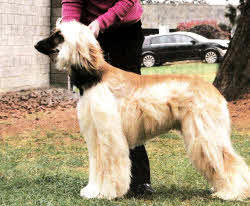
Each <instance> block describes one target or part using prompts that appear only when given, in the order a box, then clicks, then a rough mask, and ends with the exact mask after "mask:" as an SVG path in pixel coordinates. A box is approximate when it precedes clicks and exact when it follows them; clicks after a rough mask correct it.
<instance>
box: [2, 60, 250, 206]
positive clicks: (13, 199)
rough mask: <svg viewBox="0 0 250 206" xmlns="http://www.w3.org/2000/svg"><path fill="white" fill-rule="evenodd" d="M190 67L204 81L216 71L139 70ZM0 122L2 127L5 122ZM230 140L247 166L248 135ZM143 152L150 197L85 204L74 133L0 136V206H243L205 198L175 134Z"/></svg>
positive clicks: (84, 155) (84, 172) (82, 148)
mask: <svg viewBox="0 0 250 206" xmlns="http://www.w3.org/2000/svg"><path fill="white" fill-rule="evenodd" d="M196 66H197V67H196ZM182 67H183V68H182ZM195 68H197V70H196V71H197V74H198V75H201V76H203V75H204V76H205V77H208V76H209V78H208V79H210V80H209V81H211V79H212V76H213V77H214V74H215V72H216V69H215V68H216V65H204V67H203V66H202V65H200V64H197V65H195V64H192V65H189V64H186V65H182V66H180V67H179V66H177V65H176V69H174V68H172V66H170V67H155V68H143V73H144V74H146V73H147V74H148V73H151V72H154V73H169V72H170V73H171V72H172V73H174V72H178V73H186V74H193V73H195ZM212 73H213V75H212ZM44 115H46V114H44ZM43 117H44V116H43V115H41V116H40V117H39V118H43ZM27 118H31V116H27ZM54 118H57V117H56V116H55V117H54ZM0 123H1V124H2V125H3V126H4V125H5V124H6V125H8V124H11V121H8V120H6V121H5V122H4V121H0ZM232 141H233V143H234V147H235V149H236V150H237V151H238V153H240V154H241V155H242V156H243V157H244V158H246V160H247V163H248V165H249V164H250V155H249V147H250V135H249V134H244V135H239V133H237V131H234V133H233V135H232ZM146 148H147V151H148V154H149V159H150V167H151V178H152V186H153V188H154V189H155V192H154V194H153V195H152V196H149V197H144V198H131V197H124V198H121V199H117V200H112V201H108V200H98V199H92V200H86V199H82V198H80V195H79V192H80V189H81V188H82V187H84V186H85V185H86V184H87V182H88V152H87V147H86V144H85V142H84V138H83V137H82V136H81V135H80V134H79V133H78V132H69V131H65V130H63V129H58V128H54V129H46V128H41V127H40V128H39V127H37V128H35V129H33V130H30V131H25V128H24V131H23V132H21V133H19V134H16V135H14V136H13V135H4V136H2V135H0V206H23V205H30V206H35V205H41V206H64V205H65V206H66V205H67V206H78V205H79V206H102V205H103V206H104V205H105V206H118V205H124V206H134V205H135V206H136V205H138V206H139V205H140V206H141V205H142V206H147V205H152V206H161V205H176V206H180V205H188V206H189V205H194V206H200V205H204V206H208V205H211V206H222V205H224V206H231V205H232V206H233V205H234V206H237V205H242V206H243V205H249V201H245V202H236V201H231V202H228V201H222V200H220V199H213V198H212V197H211V195H210V194H211V192H210V186H209V185H208V184H207V182H206V180H205V179H204V178H203V177H202V176H201V175H199V174H198V173H197V172H196V171H195V169H193V167H192V166H191V165H190V162H189V160H188V159H187V157H186V155H185V150H184V146H183V140H182V139H181V137H180V136H179V135H178V133H176V132H174V131H172V132H170V133H168V134H164V135H161V136H159V137H157V138H155V139H154V140H151V141H150V142H148V143H147V145H146Z"/></svg>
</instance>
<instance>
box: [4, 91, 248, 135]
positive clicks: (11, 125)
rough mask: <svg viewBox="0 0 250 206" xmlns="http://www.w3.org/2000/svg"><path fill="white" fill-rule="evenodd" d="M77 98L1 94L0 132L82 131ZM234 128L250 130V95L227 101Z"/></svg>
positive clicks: (52, 93) (47, 93) (62, 94)
mask: <svg viewBox="0 0 250 206" xmlns="http://www.w3.org/2000/svg"><path fill="white" fill-rule="evenodd" d="M77 100H78V98H77V97H76V95H74V94H72V92H69V91H68V90H66V89H56V88H50V89H37V90H27V91H21V92H10V93H6V94H4V95H2V96H0V135H15V134H18V133H24V132H25V131H31V130H34V129H38V130H40V131H41V132H43V131H44V132H46V131H49V130H53V129H57V130H58V129H60V130H62V131H65V132H79V126H78V121H77V115H76V103H77ZM228 105H229V110H230V114H231V118H232V124H233V127H234V128H236V129H237V130H238V131H239V132H242V133H248V134H249V133H250V94H249V95H245V96H244V97H242V98H241V99H239V100H237V101H232V102H229V103H228Z"/></svg>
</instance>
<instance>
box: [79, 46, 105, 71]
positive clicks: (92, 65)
mask: <svg viewBox="0 0 250 206" xmlns="http://www.w3.org/2000/svg"><path fill="white" fill-rule="evenodd" d="M85 47H86V48H84V45H80V44H78V45H77V49H78V52H79V60H80V62H79V63H80V66H81V67H84V68H85V69H86V70H87V71H89V72H90V73H91V72H92V71H93V70H99V69H100V65H101V63H102V62H103V61H104V58H103V53H102V49H101V48H100V46H99V44H98V43H97V45H94V44H93V43H87V45H85Z"/></svg>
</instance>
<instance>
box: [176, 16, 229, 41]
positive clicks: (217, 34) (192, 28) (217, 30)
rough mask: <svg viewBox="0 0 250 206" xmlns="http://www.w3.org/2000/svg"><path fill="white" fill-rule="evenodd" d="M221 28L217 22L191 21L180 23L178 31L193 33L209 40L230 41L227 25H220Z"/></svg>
mask: <svg viewBox="0 0 250 206" xmlns="http://www.w3.org/2000/svg"><path fill="white" fill-rule="evenodd" d="M220 26H221V27H222V28H221V27H220ZM220 26H219V25H218V24H217V22H216V21H215V20H211V21H209V20H203V21H190V22H184V23H180V24H179V25H178V26H177V31H188V32H193V33H196V34H199V35H202V36H204V37H206V38H208V39H228V38H229V37H230V32H229V31H228V30H229V27H228V26H226V25H225V24H224V25H223V24H220Z"/></svg>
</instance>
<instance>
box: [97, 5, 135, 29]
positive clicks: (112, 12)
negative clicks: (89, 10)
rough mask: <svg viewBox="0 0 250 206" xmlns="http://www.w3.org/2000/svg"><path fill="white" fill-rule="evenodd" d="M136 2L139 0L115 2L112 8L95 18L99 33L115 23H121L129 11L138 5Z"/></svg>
mask: <svg viewBox="0 0 250 206" xmlns="http://www.w3.org/2000/svg"><path fill="white" fill-rule="evenodd" d="M138 1H139V0H119V1H117V2H116V3H115V4H114V6H113V7H111V8H110V9H108V11H107V12H105V13H104V14H103V15H100V16H99V17H98V18H97V21H98V23H99V25H100V29H101V31H104V30H105V29H107V28H109V27H110V26H111V25H113V24H115V23H120V22H123V20H124V17H126V16H127V14H128V13H129V12H130V11H131V9H132V8H133V7H134V6H135V5H136V4H138Z"/></svg>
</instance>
